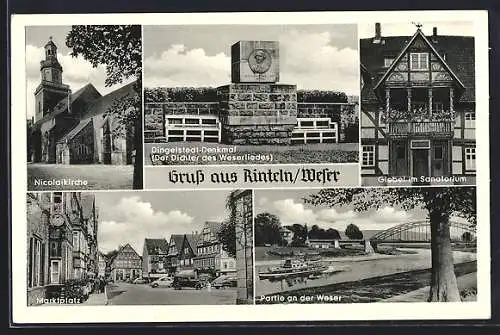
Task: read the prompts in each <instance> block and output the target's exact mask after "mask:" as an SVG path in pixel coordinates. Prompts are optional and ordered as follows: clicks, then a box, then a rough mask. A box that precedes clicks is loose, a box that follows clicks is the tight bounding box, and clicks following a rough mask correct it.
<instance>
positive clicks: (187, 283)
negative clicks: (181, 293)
mask: <svg viewBox="0 0 500 335" xmlns="http://www.w3.org/2000/svg"><path fill="white" fill-rule="evenodd" d="M172 286H173V287H174V289H176V290H180V289H182V288H183V287H192V288H195V289H197V290H200V289H202V288H203V287H204V286H205V281H203V280H200V279H199V278H197V277H196V275H176V276H175V277H174V281H173V283H172Z"/></svg>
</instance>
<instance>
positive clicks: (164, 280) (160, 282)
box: [149, 276, 174, 287]
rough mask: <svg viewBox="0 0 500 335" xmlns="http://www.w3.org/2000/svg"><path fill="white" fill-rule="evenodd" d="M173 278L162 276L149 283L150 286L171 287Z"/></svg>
mask: <svg viewBox="0 0 500 335" xmlns="http://www.w3.org/2000/svg"><path fill="white" fill-rule="evenodd" d="M173 281H174V278H173V277H171V276H163V277H160V278H158V279H156V280H155V281H152V282H151V284H149V285H150V286H151V287H172V283H173Z"/></svg>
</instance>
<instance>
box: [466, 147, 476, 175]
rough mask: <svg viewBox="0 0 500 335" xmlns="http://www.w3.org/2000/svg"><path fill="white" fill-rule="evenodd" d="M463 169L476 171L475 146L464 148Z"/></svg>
mask: <svg viewBox="0 0 500 335" xmlns="http://www.w3.org/2000/svg"><path fill="white" fill-rule="evenodd" d="M465 170H467V171H476V148H475V147H468V148H465Z"/></svg>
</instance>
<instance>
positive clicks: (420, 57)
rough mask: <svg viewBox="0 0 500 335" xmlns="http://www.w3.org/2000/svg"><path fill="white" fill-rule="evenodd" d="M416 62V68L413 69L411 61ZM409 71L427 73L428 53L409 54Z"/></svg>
mask: <svg viewBox="0 0 500 335" xmlns="http://www.w3.org/2000/svg"><path fill="white" fill-rule="evenodd" d="M415 57H416V60H417V62H416V63H417V66H416V67H414V64H413V60H414V59H415ZM410 70H413V71H427V70H429V53H428V52H411V53H410Z"/></svg>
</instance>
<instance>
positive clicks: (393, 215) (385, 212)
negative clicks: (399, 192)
mask: <svg viewBox="0 0 500 335" xmlns="http://www.w3.org/2000/svg"><path fill="white" fill-rule="evenodd" d="M410 218H411V215H410V214H409V213H408V212H405V211H398V210H396V209H395V208H394V207H389V206H386V207H383V208H380V209H378V210H377V211H376V212H375V214H374V215H372V217H371V219H372V220H374V221H376V222H380V223H383V222H395V223H403V222H408V220H409V219H410Z"/></svg>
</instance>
